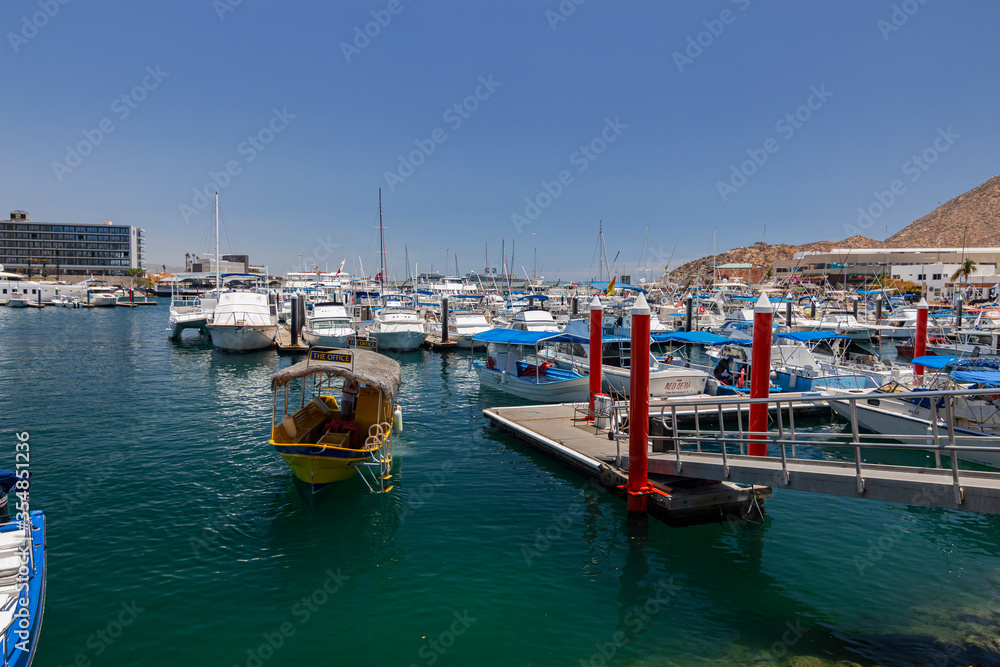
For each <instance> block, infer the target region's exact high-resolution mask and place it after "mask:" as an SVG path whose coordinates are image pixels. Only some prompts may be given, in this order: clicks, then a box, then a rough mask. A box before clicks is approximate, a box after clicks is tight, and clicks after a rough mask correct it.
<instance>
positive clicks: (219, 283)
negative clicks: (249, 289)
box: [215, 190, 222, 294]
mask: <svg viewBox="0 0 1000 667" xmlns="http://www.w3.org/2000/svg"><path fill="white" fill-rule="evenodd" d="M215 291H216V292H219V293H220V294H221V293H222V272H221V270H220V268H219V191H218V190H216V191H215Z"/></svg>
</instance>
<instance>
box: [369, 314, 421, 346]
mask: <svg viewBox="0 0 1000 667" xmlns="http://www.w3.org/2000/svg"><path fill="white" fill-rule="evenodd" d="M367 331H368V336H369V337H371V338H374V339H375V340H377V341H378V346H379V349H380V350H397V351H400V352H406V351H409V350H415V349H417V348H418V347H420V346H421V345H422V344H423V342H424V340H426V339H427V330H426V329H425V328H424V321H423V320H422V319H420V316H419V315H418V314H417V311H415V310H413V309H412V308H400V307H395V306H391V307H384V308H380V309H378V310H377V311H375V316H374V318H373V319H372V322H371V324H370V325H369V326H368V327H367Z"/></svg>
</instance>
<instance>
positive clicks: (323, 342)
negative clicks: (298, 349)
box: [302, 329, 355, 347]
mask: <svg viewBox="0 0 1000 667" xmlns="http://www.w3.org/2000/svg"><path fill="white" fill-rule="evenodd" d="M354 335H355V334H354V332H353V331H350V330H348V333H343V334H318V333H315V332H313V331H310V330H309V329H303V330H302V340H304V341H305V343H306V345H308V346H309V347H347V339H348V338H351V337H353V336H354Z"/></svg>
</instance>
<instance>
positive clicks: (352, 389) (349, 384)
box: [340, 380, 359, 419]
mask: <svg viewBox="0 0 1000 667" xmlns="http://www.w3.org/2000/svg"><path fill="white" fill-rule="evenodd" d="M358 390H359V387H358V383H357V382H356V381H355V380H344V389H343V392H344V393H343V397H342V400H341V402H340V412H341V414H342V415H343V416H344V419H349V418H351V417H353V416H354V407H355V406H356V405H357V403H358Z"/></svg>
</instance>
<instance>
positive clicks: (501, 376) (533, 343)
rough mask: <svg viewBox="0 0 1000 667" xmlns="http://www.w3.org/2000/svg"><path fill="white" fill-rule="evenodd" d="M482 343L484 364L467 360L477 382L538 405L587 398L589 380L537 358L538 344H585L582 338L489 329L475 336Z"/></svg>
mask: <svg viewBox="0 0 1000 667" xmlns="http://www.w3.org/2000/svg"><path fill="white" fill-rule="evenodd" d="M473 340H474V341H476V342H480V343H484V344H486V345H487V348H486V362H485V363H483V362H480V361H476V360H475V359H474V358H471V359H470V361H469V368H470V370H474V371H475V372H476V375H477V376H478V377H479V383H480V384H481V385H482V386H484V387H491V388H493V389H497V390H499V391H503V392H506V393H508V394H513V395H515V396H519V397H521V398H526V399H528V400H530V401H536V402H539V403H571V402H579V401H586V400H587V399H588V398H589V397H590V379H589V378H588V377H587V376H586V375H581V374H580V373H577V372H576V371H574V370H568V369H564V368H558V367H556V366H555V364H553V363H552V362H550V361H546V360H544V359H543V358H542V357H540V356H539V355H538V349H539V347H540V346H542V345H546V344H555V343H564V342H569V343H578V344H585V343H589V342H590V341H589V340H588V339H587V338H586V337H584V336H577V335H574V334H567V333H562V332H556V333H553V332H550V331H520V330H517V329H490V330H488V331H483V332H481V333H478V334H476V335H475V336H474V337H473ZM526 348H534V355H533V356H534V359H533V360H529V359H526V358H524V356H523V355H524V350H525V349H526Z"/></svg>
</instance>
